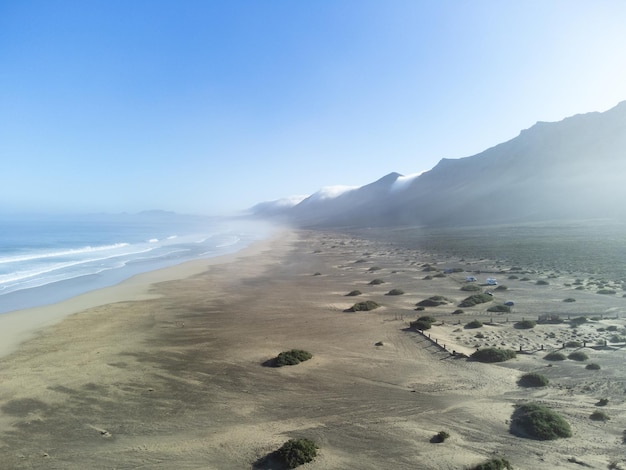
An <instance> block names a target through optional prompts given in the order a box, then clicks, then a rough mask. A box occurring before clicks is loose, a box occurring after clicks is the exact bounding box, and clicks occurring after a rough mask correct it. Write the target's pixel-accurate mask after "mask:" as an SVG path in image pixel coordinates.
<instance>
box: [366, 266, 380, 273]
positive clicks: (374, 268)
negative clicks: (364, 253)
mask: <svg viewBox="0 0 626 470" xmlns="http://www.w3.org/2000/svg"><path fill="white" fill-rule="evenodd" d="M380 269H381V268H379V267H378V266H372V267H371V268H369V269H368V271H369V272H371V273H373V272H374V271H380Z"/></svg>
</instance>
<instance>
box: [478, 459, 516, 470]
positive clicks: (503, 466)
mask: <svg viewBox="0 0 626 470" xmlns="http://www.w3.org/2000/svg"><path fill="white" fill-rule="evenodd" d="M470 470H513V467H512V466H511V463H510V462H509V461H508V460H507V459H491V460H487V461H486V462H483V463H481V464H478V465H476V466H475V467H472V468H471V469H470Z"/></svg>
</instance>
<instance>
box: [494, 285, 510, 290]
mask: <svg viewBox="0 0 626 470" xmlns="http://www.w3.org/2000/svg"><path fill="white" fill-rule="evenodd" d="M494 290H497V291H504V290H508V287H507V286H498V287H496V288H495V289H494Z"/></svg>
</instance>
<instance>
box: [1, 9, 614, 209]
mask: <svg viewBox="0 0 626 470" xmlns="http://www.w3.org/2000/svg"><path fill="white" fill-rule="evenodd" d="M625 24H626V1H623V0H615V1H603V0H585V1H577V0H562V1H558V0H536V1H533V0H519V1H513V0H511V1H502V0H483V1H481V0H454V1H441V0H432V1H419V0H408V1H399V0H377V1H369V0H333V1H331V0H309V1H304V0H302V1H295V0H288V1H287V0H284V1H283V0H254V1H252V0H250V1H243V0H214V1H211V0H198V1H193V0H170V1H164V0H143V1H142V0H119V1H117V0H102V1H99V0H89V1H86V0H75V1H72V0H42V1H29V0H0V162H1V163H0V164H1V165H2V166H1V167H0V168H1V171H0V178H1V182H0V212H7V211H8V212H17V211H65V212H67V211H70V212H91V211H107V212H119V211H129V212H135V211H139V210H143V209H165V210H176V211H179V212H190V213H208V214H214V213H224V212H229V211H234V210H238V209H245V208H247V207H249V206H252V205H253V204H255V203H257V202H261V201H266V200H273V199H278V198H281V197H283V196H290V195H294V194H310V193H313V192H315V191H317V190H318V189H320V188H321V187H323V186H329V185H357V186H360V185H363V184H367V183H370V182H373V181H374V180H376V179H378V178H380V177H382V176H384V175H385V174H387V173H389V172H392V171H397V172H399V173H403V174H412V173H416V172H419V171H422V170H427V169H430V168H432V167H433V166H434V165H435V164H436V163H437V162H438V161H439V160H440V159H441V158H459V157H465V156H469V155H473V154H476V153H478V152H480V151H482V150H485V149H486V148H488V147H491V146H493V145H495V144H497V143H500V142H503V141H506V140H509V139H511V138H513V137H515V136H516V135H518V133H519V131H520V130H521V129H524V128H528V127H530V126H532V125H533V124H534V123H535V122H536V121H557V120H561V119H562V118H564V117H567V116H570V115H573V114H578V113H583V112H589V111H604V110H607V109H609V108H611V107H613V106H614V105H616V104H617V103H618V102H619V101H621V100H624V99H626V50H625V47H624V46H625V45H626V28H625V27H624V25H625Z"/></svg>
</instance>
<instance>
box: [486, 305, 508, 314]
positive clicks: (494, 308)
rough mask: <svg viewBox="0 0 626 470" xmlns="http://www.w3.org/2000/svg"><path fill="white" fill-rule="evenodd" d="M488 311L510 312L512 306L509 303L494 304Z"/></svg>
mask: <svg viewBox="0 0 626 470" xmlns="http://www.w3.org/2000/svg"><path fill="white" fill-rule="evenodd" d="M487 311H488V312H498V313H510V312H511V307H509V306H508V305H503V304H498V305H493V306H491V307H489V308H488V309H487Z"/></svg>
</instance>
